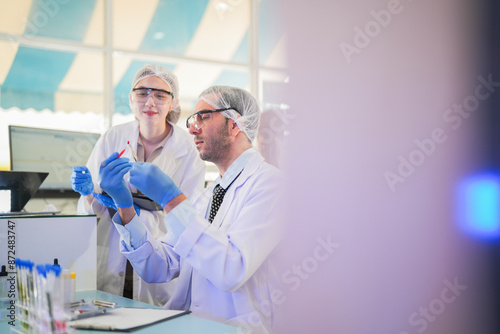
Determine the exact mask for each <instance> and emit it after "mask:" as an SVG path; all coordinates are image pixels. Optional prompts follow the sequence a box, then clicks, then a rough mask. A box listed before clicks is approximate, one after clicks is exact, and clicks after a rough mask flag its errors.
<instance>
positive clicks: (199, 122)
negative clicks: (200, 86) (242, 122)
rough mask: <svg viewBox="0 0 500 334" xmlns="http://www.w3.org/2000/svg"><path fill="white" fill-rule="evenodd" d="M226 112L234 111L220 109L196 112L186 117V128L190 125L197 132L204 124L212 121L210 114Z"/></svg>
mask: <svg viewBox="0 0 500 334" xmlns="http://www.w3.org/2000/svg"><path fill="white" fill-rule="evenodd" d="M226 110H235V109H234V108H222V109H214V110H201V111H198V112H197V113H194V114H192V115H191V116H189V117H188V119H187V120H186V127H187V128H188V129H189V128H190V127H191V125H193V126H194V128H195V129H196V130H199V129H201V128H202V127H203V125H205V123H206V122H209V121H210V120H211V119H212V113H214V112H221V111H226ZM236 112H238V111H236Z"/></svg>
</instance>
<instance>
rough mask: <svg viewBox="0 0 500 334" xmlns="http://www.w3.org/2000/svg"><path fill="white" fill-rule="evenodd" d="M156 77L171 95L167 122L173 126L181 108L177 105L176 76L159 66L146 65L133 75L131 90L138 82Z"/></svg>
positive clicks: (177, 84) (177, 88) (177, 89)
mask: <svg viewBox="0 0 500 334" xmlns="http://www.w3.org/2000/svg"><path fill="white" fill-rule="evenodd" d="M151 76H156V77H158V78H160V79H162V80H163V81H165V83H166V84H167V85H168V86H169V87H170V90H171V91H172V94H173V95H174V96H173V98H172V109H171V110H170V111H169V112H168V115H167V121H169V122H171V123H173V124H175V123H177V121H178V120H179V117H180V116H181V106H180V105H179V82H178V81H177V76H176V75H175V74H174V73H173V72H172V71H171V70H169V69H168V68H166V67H164V66H161V65H154V64H146V65H144V66H143V67H142V68H141V69H140V70H139V71H137V73H136V74H135V77H134V81H133V83H132V88H131V89H130V90H132V89H133V88H134V87H135V85H137V83H138V82H139V81H141V80H142V79H144V78H147V77H151Z"/></svg>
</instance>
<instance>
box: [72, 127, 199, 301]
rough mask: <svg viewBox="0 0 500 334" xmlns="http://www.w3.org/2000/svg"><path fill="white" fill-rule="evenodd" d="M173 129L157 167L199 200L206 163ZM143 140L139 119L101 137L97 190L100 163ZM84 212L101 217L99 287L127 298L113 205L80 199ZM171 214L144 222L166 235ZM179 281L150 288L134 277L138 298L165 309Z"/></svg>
mask: <svg viewBox="0 0 500 334" xmlns="http://www.w3.org/2000/svg"><path fill="white" fill-rule="evenodd" d="M171 125H172V134H171V137H169V138H168V140H167V142H166V144H165V146H164V147H163V150H162V152H161V154H160V155H159V156H158V157H156V158H155V159H154V161H153V164H155V165H157V166H159V167H160V168H161V169H162V170H163V172H165V173H166V174H167V175H169V176H170V177H171V178H172V180H173V181H174V182H175V183H176V185H177V186H178V187H179V188H180V189H181V190H182V191H183V192H184V193H185V194H187V195H190V196H193V195H195V194H196V193H200V192H201V191H202V190H203V187H204V180H205V163H204V162H203V161H202V160H201V159H200V158H199V153H198V151H197V150H196V147H195V145H194V142H193V139H192V136H191V135H189V134H188V133H187V132H186V131H183V130H182V129H180V128H179V127H177V126H175V125H173V124H171ZM138 139H139V122H138V121H137V120H135V121H132V122H129V123H125V124H120V125H117V126H114V127H112V128H111V129H110V130H109V131H107V132H106V133H105V134H103V135H102V136H101V138H100V139H99V141H98V142H97V143H96V145H95V147H94V150H93V151H92V154H91V155H90V158H89V160H88V163H87V167H88V168H89V170H90V173H91V175H92V180H93V182H94V186H95V190H94V191H95V192H97V193H100V192H101V189H100V187H99V185H98V184H97V178H98V176H99V165H100V163H101V162H102V161H103V160H105V159H106V158H108V157H109V156H110V155H111V154H112V153H113V152H121V151H122V150H123V149H124V148H125V147H126V145H127V141H130V145H131V146H132V147H133V148H134V149H135V148H136V147H137V141H138ZM123 157H128V158H129V159H130V160H131V161H133V158H132V154H131V153H130V150H129V149H128V148H127V149H126V150H125V153H124V154H123ZM129 177H130V176H129V174H128V173H127V174H126V175H125V180H126V181H127V184H128V186H129V188H130V189H131V190H132V192H137V190H136V188H135V187H134V186H132V185H131V184H129V183H128V179H129ZM78 208H79V211H86V212H87V213H95V214H96V215H97V217H98V225H97V288H98V289H99V290H102V291H105V292H109V293H113V294H116V295H122V294H123V286H124V282H125V269H126V263H127V259H126V258H125V256H123V255H122V254H120V249H119V241H120V235H119V233H118V232H117V231H116V228H114V227H113V226H112V225H113V223H112V221H111V216H110V214H109V212H108V209H107V207H104V206H102V205H100V204H99V202H98V201H97V200H96V199H94V200H93V202H92V204H91V207H90V208H87V210H85V204H84V198H83V197H82V198H80V201H79V205H78ZM164 217H165V213H164V212H163V211H147V210H144V209H141V213H140V216H139V219H140V220H141V222H143V223H144V225H145V226H146V228H147V229H148V231H149V233H151V235H153V236H154V237H161V236H163V235H165V234H166V232H167V231H166V228H165V225H164V224H163V218H164ZM174 284H175V282H171V283H161V284H149V283H146V282H144V281H143V280H142V279H141V278H140V277H139V276H138V275H137V274H136V273H135V272H134V278H133V285H134V293H133V298H134V299H135V300H139V301H142V302H146V303H150V304H154V305H157V306H164V305H165V303H166V302H167V301H168V300H169V298H170V296H171V294H172V291H173V289H174Z"/></svg>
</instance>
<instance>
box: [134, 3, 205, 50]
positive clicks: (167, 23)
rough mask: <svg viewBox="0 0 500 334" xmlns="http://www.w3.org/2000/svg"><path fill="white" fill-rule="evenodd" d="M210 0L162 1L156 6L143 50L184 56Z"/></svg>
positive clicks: (143, 42)
mask: <svg viewBox="0 0 500 334" xmlns="http://www.w3.org/2000/svg"><path fill="white" fill-rule="evenodd" d="M208 2H209V1H208V0H190V1H186V0H161V1H160V2H159V3H158V6H157V7H156V11H155V14H154V16H153V18H152V19H151V23H150V25H149V28H148V31H147V32H146V35H145V36H144V40H143V41H142V45H141V47H140V48H139V49H140V50H142V51H163V52H165V53H166V54H169V55H176V56H182V55H184V53H185V51H186V48H187V46H188V45H189V43H190V42H191V39H192V38H193V36H194V34H195V32H196V29H198V25H199V24H200V21H201V19H202V17H203V14H204V13H205V10H206V8H207V5H208Z"/></svg>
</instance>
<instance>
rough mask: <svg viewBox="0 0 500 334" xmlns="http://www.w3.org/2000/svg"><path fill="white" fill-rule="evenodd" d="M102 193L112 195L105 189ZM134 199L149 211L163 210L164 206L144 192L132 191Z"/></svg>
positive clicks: (135, 202) (138, 204)
mask: <svg viewBox="0 0 500 334" xmlns="http://www.w3.org/2000/svg"><path fill="white" fill-rule="evenodd" d="M102 195H105V196H108V197H110V196H109V195H108V194H107V193H106V192H105V191H103V192H102ZM132 200H133V201H134V204H137V206H139V207H140V208H141V209H144V210H148V211H161V210H163V208H162V206H161V205H160V204H158V203H156V202H155V201H153V200H152V199H151V198H149V197H148V196H146V195H144V194H139V193H132Z"/></svg>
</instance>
